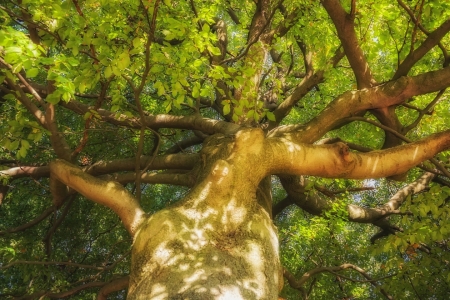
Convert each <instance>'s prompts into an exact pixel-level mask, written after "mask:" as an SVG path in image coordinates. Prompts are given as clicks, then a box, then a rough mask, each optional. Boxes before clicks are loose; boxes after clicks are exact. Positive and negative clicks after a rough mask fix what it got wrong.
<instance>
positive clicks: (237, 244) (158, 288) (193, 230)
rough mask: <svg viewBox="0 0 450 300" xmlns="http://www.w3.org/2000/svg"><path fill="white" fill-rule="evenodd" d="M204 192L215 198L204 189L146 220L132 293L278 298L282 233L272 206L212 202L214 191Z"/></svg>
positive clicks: (136, 296)
mask: <svg viewBox="0 0 450 300" xmlns="http://www.w3.org/2000/svg"><path fill="white" fill-rule="evenodd" d="M203 192H206V193H208V194H209V195H210V196H211V197H212V198H210V199H209V200H206V201H205V199H201V195H199V194H201V193H202V191H198V194H196V193H193V194H191V195H189V196H188V197H187V199H186V200H185V201H183V204H181V205H177V206H175V207H172V208H170V209H166V210H163V211H161V212H158V213H157V214H155V215H153V216H152V217H150V218H149V219H148V220H147V221H146V222H145V223H144V224H143V225H142V227H141V228H140V230H139V232H138V234H137V236H136V240H135V243H134V246H133V254H132V269H131V280H130V287H129V293H128V299H277V295H278V291H279V290H278V284H279V281H280V280H281V279H280V274H279V271H280V264H279V259H278V239H277V233H276V229H275V227H274V226H273V225H272V222H271V220H270V218H269V215H268V214H267V212H266V211H265V210H264V209H262V207H261V206H260V205H259V204H257V203H256V202H253V204H252V205H248V206H244V205H240V204H239V203H238V201H230V202H229V203H224V205H223V209H215V208H211V207H209V206H208V205H207V204H206V203H205V202H208V201H215V200H216V199H214V191H210V192H209V191H203ZM199 196H200V197H199ZM221 200H222V199H221Z"/></svg>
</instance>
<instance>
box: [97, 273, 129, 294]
mask: <svg viewBox="0 0 450 300" xmlns="http://www.w3.org/2000/svg"><path fill="white" fill-rule="evenodd" d="M129 282H130V277H129V276H125V277H122V278H118V279H114V280H112V281H110V282H108V283H107V284H105V285H104V286H103V287H102V288H101V289H100V291H99V292H98V294H97V300H107V299H108V295H109V294H111V293H113V292H117V291H120V290H123V289H126V288H127V287H128V284H129Z"/></svg>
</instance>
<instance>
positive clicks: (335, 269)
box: [283, 264, 394, 300]
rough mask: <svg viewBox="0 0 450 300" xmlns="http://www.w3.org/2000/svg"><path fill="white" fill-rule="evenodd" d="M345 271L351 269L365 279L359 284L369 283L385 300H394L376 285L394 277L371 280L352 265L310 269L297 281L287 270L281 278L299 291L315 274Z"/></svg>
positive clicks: (362, 270)
mask: <svg viewBox="0 0 450 300" xmlns="http://www.w3.org/2000/svg"><path fill="white" fill-rule="evenodd" d="M345 269H352V270H355V271H357V272H358V273H359V274H361V275H362V276H363V277H364V278H366V279H367V280H366V281H361V282H369V283H370V284H372V285H373V286H374V287H376V288H377V289H379V290H380V292H381V293H382V294H383V295H384V296H385V297H386V299H391V300H392V299H394V298H392V296H390V295H389V294H388V293H387V292H386V291H385V290H384V289H383V288H381V287H380V286H379V285H378V284H377V283H376V281H380V280H382V279H384V278H387V277H391V276H394V275H391V276H387V277H384V278H380V279H372V278H371V277H370V276H369V275H368V274H367V272H366V271H364V269H361V268H360V267H358V266H355V265H353V264H342V265H340V266H336V267H320V268H315V269H312V270H310V271H308V272H306V273H305V274H303V276H302V277H301V278H300V279H298V280H297V279H296V278H295V277H294V275H293V274H291V273H290V272H289V271H288V270H287V269H283V276H284V277H285V278H286V279H287V281H288V282H289V285H290V286H291V287H292V288H294V289H300V288H302V287H303V285H304V284H305V283H306V281H307V280H308V279H309V278H311V277H313V276H315V275H317V274H320V273H323V272H329V273H332V274H335V272H339V271H342V270H345ZM339 276H340V275H339ZM346 279H348V278H346Z"/></svg>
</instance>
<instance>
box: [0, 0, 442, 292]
mask: <svg viewBox="0 0 450 300" xmlns="http://www.w3.org/2000/svg"><path fill="white" fill-rule="evenodd" d="M328 2H330V3H331V2H333V3H338V4H339V5H342V8H343V9H345V11H346V12H347V15H346V16H347V18H348V19H349V20H350V19H351V20H352V21H351V24H352V26H354V27H352V28H354V34H355V41H354V42H355V43H354V44H356V45H357V46H355V49H357V50H358V51H360V52H356V53H360V54H361V55H362V56H363V57H359V58H358V57H355V56H352V54H351V53H350V52H348V51H349V50H347V48H345V45H346V43H347V44H352V42H353V40H351V39H352V37H349V36H348V35H347V33H344V34H343V33H340V32H337V31H338V30H337V29H336V28H337V27H338V26H336V22H334V21H333V18H332V17H330V16H331V15H333V13H330V12H329V11H327V9H326V8H325V7H324V6H325V3H328ZM355 2H356V1H347V0H346V1H306V0H295V1H294V0H293V1H266V0H264V1H263V0H260V1H248V0H245V1H235V0H228V1H218V0H210V1H194V0H191V1H176V0H164V1H161V2H160V1H158V0H156V1H137V0H136V1H117V0H113V1H105V0H102V1H93V0H85V1H77V0H73V1H56V0H34V1H29V0H17V1H4V2H2V4H0V120H1V121H0V172H2V171H4V172H3V173H0V180H1V181H0V204H1V206H0V220H1V222H0V270H1V272H0V297H5V298H6V299H15V298H18V299H31V298H33V297H35V298H39V297H41V296H46V297H51V298H64V297H71V298H73V299H89V298H92V297H95V296H96V295H97V294H98V291H99V289H100V288H101V287H103V286H106V285H107V283H110V282H113V281H114V280H115V279H119V278H124V277H126V276H127V275H128V274H129V272H130V270H129V263H130V248H131V245H132V240H131V239H130V237H129V236H128V234H127V232H126V230H124V228H123V227H122V226H121V223H120V220H119V218H118V217H117V216H116V215H115V214H114V213H113V212H112V211H111V210H109V209H108V208H105V207H102V206H99V205H97V204H94V203H93V202H91V201H88V200H87V199H86V198H84V197H83V196H81V195H79V194H77V193H75V192H73V193H71V194H69V196H68V197H67V199H65V202H64V203H63V204H62V205H61V206H59V205H57V204H55V203H52V202H51V199H52V195H51V192H50V183H49V178H48V177H49V173H48V170H46V169H45V167H46V166H47V165H48V163H49V162H50V161H52V160H54V159H55V158H64V159H68V158H69V159H70V158H71V159H73V160H72V161H73V162H74V163H77V164H78V165H79V166H81V167H85V170H87V169H88V168H89V167H90V166H94V165H95V164H96V163H97V164H98V163H101V162H105V163H110V162H114V161H119V160H120V159H130V160H132V163H131V164H132V167H131V169H127V170H124V169H120V170H119V171H116V170H113V171H111V172H105V173H111V174H109V175H111V176H118V177H120V176H121V175H124V174H125V173H126V172H125V171H135V170H134V166H135V158H136V156H137V157H140V156H141V155H145V156H147V159H148V160H147V162H148V165H150V162H152V160H153V159H154V158H155V157H156V156H157V154H161V155H165V154H180V153H182V154H196V153H198V152H199V150H200V149H201V143H202V142H203V141H204V139H205V137H206V136H207V135H209V134H211V133H213V132H211V131H212V129H211V130H210V129H205V128H206V126H205V127H203V128H197V127H195V126H193V125H192V124H190V125H186V124H185V123H183V122H182V121H180V122H179V123H176V122H178V121H177V120H181V119H176V120H175V119H173V120H174V121H170V120H172V119H170V120H169V117H171V116H173V117H174V118H175V117H177V118H178V117H183V116H187V117H189V116H202V117H204V118H209V119H212V120H215V121H217V120H220V121H225V122H227V123H234V124H239V125H243V124H244V125H245V126H249V127H261V128H262V129H264V130H265V132H266V133H268V132H270V130H277V128H278V129H279V128H281V126H283V125H292V124H303V125H304V124H309V123H308V122H310V121H311V120H313V121H314V120H315V119H317V117H318V116H319V115H320V114H321V112H323V111H324V110H326V107H327V106H328V105H330V103H334V102H333V101H335V99H337V97H338V96H339V95H342V94H344V93H345V92H348V91H357V90H359V91H361V90H364V89H370V88H374V87H377V86H382V85H383V83H385V82H391V81H392V82H393V81H395V80H397V79H398V77H396V75H397V74H398V73H397V72H398V71H399V70H402V72H403V73H402V74H400V75H401V76H406V75H408V76H411V77H412V76H416V75H420V74H424V73H426V72H430V71H434V70H443V69H445V67H446V68H447V69H448V65H449V63H450V59H449V55H448V53H447V50H448V49H449V48H450V35H449V34H445V33H446V32H448V31H449V30H450V28H449V26H448V25H445V24H446V23H449V22H450V21H449V18H450V3H449V2H447V1H432V0H429V1H401V0H398V1H397V2H395V3H394V2H392V1H387V0H382V1H370V0H364V1H363V0H361V1H358V2H357V3H355ZM409 11H410V12H411V13H412V16H411V15H410V14H409V13H408V12H409ZM258 12H260V13H261V15H264V16H263V17H261V20H263V21H261V20H260V19H258V18H257V15H258ZM413 18H414V19H413ZM414 20H415V21H414ZM261 22H262V23H263V24H262V25H263V26H262V27H261V29H258V28H259V27H258V26H261V24H260V23H261ZM264 22H266V23H264ZM221 24H225V25H226V27H225V29H224V27H221ZM444 25H445V26H446V27H445V26H444ZM441 26H442V27H445V28H444V29H443V31H445V33H444V34H442V35H441V36H439V37H434V39H433V38H430V39H428V38H427V37H429V36H432V35H430V33H434V32H435V31H436V30H437V29H438V28H440V27H441ZM344 27H345V26H344ZM223 30H225V32H226V37H225V38H224V36H223V35H221V33H223ZM432 37H433V36H432ZM426 42H430V43H432V44H433V45H432V47H429V49H427V51H425V53H423V55H422V56H421V57H419V58H417V59H416V60H415V61H413V64H412V66H411V67H410V68H409V69H408V68H407V67H406V66H405V64H404V62H405V61H408V59H410V56H414V55H412V54H417V56H416V57H418V56H419V54H418V50H419V49H421V47H423V45H425V44H426ZM344 48H345V49H346V50H345V54H346V56H344V50H343V49H344ZM352 53H355V52H352ZM365 63H367V66H370V71H371V74H372V75H373V76H372V75H370V76H369V75H358V74H359V73H358V70H360V69H361V68H360V66H361V65H364V64H365ZM405 69H406V71H405ZM369 73H370V72H369ZM358 76H360V77H358ZM364 76H366V77H364ZM399 77H400V76H399ZM27 85H29V86H27ZM424 85H425V83H424ZM439 90H442V92H439ZM273 95H275V96H273ZM27 99H28V100H29V101H28V100H27ZM30 99H32V100H30ZM289 99H291V100H289ZM288 100H289V101H291V102H289V101H288ZM27 101H28V102H27ZM270 104H274V105H275V106H270ZM283 105H286V107H288V109H285V108H284V106H283ZM52 108H54V110H55V117H54V118H53V119H54V120H56V123H57V128H56V129H55V128H53V127H51V126H50V125H49V124H50V123H51V121H50V120H51V117H49V116H50V115H51V109H52ZM390 108H392V109H393V111H394V113H393V115H392V114H391V115H388V114H384V113H385V111H382V110H381V109H380V110H377V109H373V110H370V109H367V110H364V111H362V112H358V113H361V114H355V115H352V116H348V117H349V118H348V119H344V116H343V119H339V120H338V121H336V122H335V123H333V124H327V126H328V125H329V126H328V127H326V128H325V129H324V130H325V132H323V134H322V135H320V136H319V137H318V138H317V139H314V138H313V139H312V140H305V141H304V142H305V143H309V144H312V143H315V142H317V140H318V139H319V138H335V137H339V138H340V140H342V141H344V142H346V143H347V144H348V145H349V146H350V148H351V147H352V145H357V146H359V148H354V149H355V150H358V151H361V152H363V151H362V150H361V148H364V149H366V150H367V149H369V150H374V149H387V148H391V147H394V146H398V145H400V144H402V143H403V141H402V139H403V140H405V139H406V140H410V141H417V140H420V139H423V138H424V137H427V136H429V135H430V134H433V133H436V132H441V131H445V130H448V129H450V121H449V120H450V109H449V93H448V91H445V87H444V88H443V89H438V90H436V91H435V92H430V93H424V94H418V95H414V97H411V98H409V99H407V100H405V101H402V102H401V103H396V104H395V105H393V106H390ZM158 116H159V117H160V119H158ZM146 117H147V119H146ZM352 117H355V118H358V117H359V118H363V117H364V120H363V119H351V118H352ZM146 120H147V121H146ZM171 122H172V123H171ZM330 122H331V121H330ZM174 124H175V125H174ZM194 127H195V128H194ZM201 129H204V131H203V132H201V131H202V130H201ZM393 131H394V132H397V133H399V134H398V135H400V136H404V138H402V139H399V138H398V135H397V136H393V135H392V132H393ZM58 133H60V134H61V136H62V137H63V139H64V140H65V143H66V144H67V148H64V147H65V146H64V145H62V146H61V145H60V144H58V142H57V140H56V139H57V138H58ZM305 136H306V135H305ZM305 139H307V138H305ZM185 141H187V142H186V143H184V142H185ZM189 141H190V142H189ZM61 149H62V150H61ZM67 149H69V152H68V151H67ZM449 157H450V156H449V154H448V152H442V153H440V154H439V155H438V156H436V158H437V160H438V161H439V162H440V165H441V167H442V168H443V169H444V171H445V170H447V175H448V170H449ZM438 165H439V164H438ZM28 167H30V169H28ZM420 167H421V168H422V169H418V168H416V169H414V170H412V171H411V172H410V173H409V175H408V177H407V179H406V181H405V182H401V183H397V182H394V181H391V180H390V179H377V180H374V179H370V180H364V181H360V180H358V181H357V180H348V179H324V178H321V177H313V176H305V177H304V178H305V180H307V181H308V182H309V183H308V184H306V185H305V186H303V188H305V190H304V195H305V196H309V197H320V198H321V199H325V202H326V203H328V204H329V207H328V209H327V210H326V211H324V212H323V213H320V214H316V215H314V214H310V213H308V212H307V210H304V209H301V208H299V207H297V206H295V205H291V206H289V207H287V208H285V209H284V210H282V211H281V212H279V213H278V214H277V215H276V216H274V223H275V224H276V225H277V226H278V230H279V240H280V248H281V257H280V259H281V261H282V264H283V266H284V267H285V268H286V269H287V270H289V271H290V273H292V274H293V275H294V276H295V277H296V278H300V277H301V276H302V275H303V274H304V273H306V272H308V271H309V270H313V269H315V268H318V267H330V266H338V265H341V264H343V263H349V264H353V265H356V266H359V267H360V268H362V269H364V270H365V272H366V274H370V276H371V278H373V279H374V281H375V282H377V284H379V285H378V286H377V287H374V285H373V284H372V283H371V281H370V280H367V278H364V277H363V276H362V275H361V273H358V272H355V271H350V270H348V271H343V272H328V273H327V272H324V273H320V274H318V275H316V276H314V277H313V278H311V279H310V280H309V281H307V284H306V285H305V286H304V288H305V289H306V291H308V293H309V299H379V298H380V297H382V294H381V293H380V289H384V290H385V291H387V292H388V293H389V294H390V295H392V296H393V298H397V299H403V298H414V297H416V298H419V299H425V298H426V299H445V298H446V296H447V295H448V291H450V271H449V270H450V268H449V261H450V223H449V219H450V218H449V217H450V207H449V199H450V188H449V187H450V183H449V178H447V177H446V176H445V175H446V174H445V172H443V171H442V169H440V170H438V169H436V168H437V167H436V164H432V163H430V162H426V163H423V164H421V165H420ZM31 168H35V169H31ZM171 169H172V167H170V166H168V167H165V168H164V167H161V168H159V169H155V170H153V169H151V168H150V169H149V170H145V171H149V172H150V171H151V172H150V173H151V174H153V175H156V176H158V175H161V177H155V178H156V179H155V181H154V182H151V183H150V184H149V183H148V182H139V181H138V180H137V179H136V180H134V178H133V180H128V181H127V182H122V183H123V184H124V186H125V187H126V188H127V189H128V190H129V191H130V192H132V193H135V194H136V195H140V200H141V205H142V207H143V208H144V210H145V211H146V212H147V213H149V214H151V213H154V212H156V211H158V210H160V209H162V208H164V207H167V206H169V205H171V204H173V203H175V202H176V201H177V200H178V199H180V198H182V197H183V196H184V195H185V194H186V192H187V190H188V189H189V188H190V187H191V186H192V180H194V182H195V179H189V180H191V181H189V180H188V179H186V181H183V182H182V183H180V182H181V180H180V181H176V180H175V179H173V181H172V182H170V180H167V179H158V178H163V176H164V175H167V174H175V175H177V176H180V177H179V178H181V177H182V176H185V175H186V174H191V173H188V171H190V170H191V169H193V167H192V166H189V167H183V168H180V169H182V170H180V169H179V168H176V167H173V170H171ZM12 170H17V172H19V170H22V171H23V174H22V173H21V175H17V174H18V173H14V172H16V171H14V172H13V171H12ZM424 170H425V171H427V170H428V171H430V170H432V171H433V170H434V171H433V172H434V173H436V174H438V175H436V176H435V179H434V182H433V183H431V184H430V185H429V187H428V188H427V189H426V190H424V191H420V193H416V194H413V193H411V194H409V195H408V196H407V198H406V200H405V201H404V203H403V205H401V207H400V209H399V211H397V212H396V213H394V214H393V215H392V216H390V217H389V218H388V220H389V222H390V224H391V226H392V228H397V229H398V230H394V231H395V232H390V233H391V234H390V235H389V236H387V237H383V238H381V239H377V240H376V241H375V243H374V244H370V239H371V237H372V236H374V235H375V234H376V232H377V228H376V226H374V225H377V223H376V222H375V221H373V222H372V221H369V222H350V221H352V220H349V217H348V211H347V207H348V206H349V205H351V204H354V205H358V206H360V207H364V208H379V207H380V206H382V205H383V204H384V203H386V202H387V201H389V199H390V198H391V197H392V196H393V195H394V194H395V193H396V192H397V191H398V190H399V189H401V188H402V187H403V186H405V185H406V184H407V183H411V182H414V180H416V179H417V178H418V177H419V176H420V175H421V174H422V173H423V172H424ZM22 171H20V172H22ZM95 175H96V176H100V177H101V176H107V175H108V174H103V173H98V174H95ZM186 176H188V175H186ZM368 177H370V176H368ZM101 178H106V177H101ZM164 178H166V177H164ZM174 178H175V177H174ZM183 178H185V177H183ZM186 178H187V177H186ZM158 180H161V182H158ZM272 186H273V188H272V193H273V198H274V207H276V206H277V205H281V204H282V203H284V202H283V201H286V198H285V197H286V196H287V193H286V191H285V190H284V189H283V186H282V185H281V183H280V179H278V177H276V176H273V177H272ZM368 186H369V187H370V188H373V189H370V190H369V189H365V190H364V188H367V187H368ZM361 188H363V190H358V189H361ZM355 190H356V192H355ZM290 204H292V203H290ZM33 220H35V222H34V223H33V224H32V223H29V222H33ZM362 223H369V224H362ZM372 223H373V224H372ZM24 224H25V225H24ZM380 227H381V226H380ZM381 228H383V227H381ZM384 229H385V228H384ZM378 279H380V280H378ZM89 283H94V285H93V286H89V285H88V284H89ZM96 283H98V284H97V285H95V284H96ZM78 287H82V288H80V289H79V290H77V288H78ZM124 289H125V288H122V289H121V290H118V291H115V292H114V293H111V294H110V295H109V299H124V298H125V294H126V292H125V290H124ZM65 292H67V293H66V294H64V293H65ZM30 295H31V296H30ZM280 295H281V296H282V297H286V298H287V299H298V297H299V290H298V289H294V288H292V287H290V286H289V284H288V281H287V280H286V281H285V287H284V289H283V290H282V292H281V293H280ZM21 297H22V298H21ZM27 297H30V298H27Z"/></svg>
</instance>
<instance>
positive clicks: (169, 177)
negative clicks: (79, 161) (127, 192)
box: [99, 172, 195, 187]
mask: <svg viewBox="0 0 450 300" xmlns="http://www.w3.org/2000/svg"><path fill="white" fill-rule="evenodd" d="M99 178H101V179H103V180H108V181H117V182H119V183H121V184H126V183H130V182H134V181H135V179H136V173H134V172H131V173H121V174H108V175H103V176H100V177H99ZM140 182H141V183H151V184H156V183H158V184H172V185H180V186H187V187H192V186H194V184H195V177H194V176H192V175H190V174H180V173H143V174H141V180H140Z"/></svg>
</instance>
